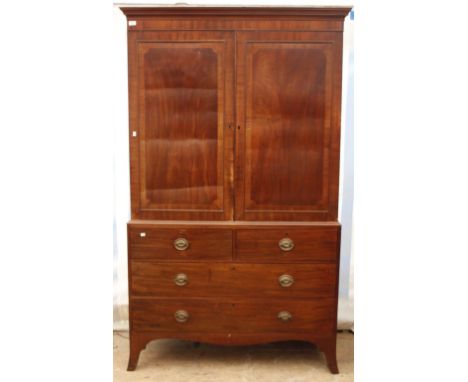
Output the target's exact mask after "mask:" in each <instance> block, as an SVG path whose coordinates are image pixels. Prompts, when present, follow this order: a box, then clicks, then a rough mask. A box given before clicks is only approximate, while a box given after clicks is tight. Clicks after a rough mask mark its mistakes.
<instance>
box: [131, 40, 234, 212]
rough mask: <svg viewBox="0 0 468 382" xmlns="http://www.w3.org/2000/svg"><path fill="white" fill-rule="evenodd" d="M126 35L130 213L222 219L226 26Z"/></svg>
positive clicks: (229, 43)
mask: <svg viewBox="0 0 468 382" xmlns="http://www.w3.org/2000/svg"><path fill="white" fill-rule="evenodd" d="M134 43H135V49H136V53H137V54H136V55H137V60H138V61H137V63H136V69H135V68H134V67H133V68H132V66H131V65H130V69H131V70H132V69H133V70H135V72H136V76H135V81H136V84H134V88H135V89H134V90H135V91H136V93H137V100H138V106H137V110H138V113H137V115H136V116H135V122H136V128H135V127H134V126H132V127H131V129H132V135H131V139H132V140H134V139H136V140H137V141H138V145H134V146H132V149H133V150H132V158H133V159H136V160H137V163H138V165H137V166H136V168H135V169H133V170H134V171H132V186H133V187H132V194H135V195H132V196H133V198H132V202H134V201H135V202H136V203H135V204H136V205H132V212H133V215H134V216H133V217H134V218H154V219H192V220H199V219H200V220H203V219H208V220H223V219H230V218H231V217H232V203H231V200H232V194H231V192H232V185H231V182H232V181H231V179H232V138H231V137H229V133H227V132H225V129H227V126H228V123H229V121H232V114H233V34H232V33H229V32H158V33H152V32H140V34H139V35H138V37H137V38H136V39H135V41H134ZM131 86H132V84H131ZM133 131H137V136H136V137H134V136H133ZM135 199H136V200H135ZM132 204H134V203H132Z"/></svg>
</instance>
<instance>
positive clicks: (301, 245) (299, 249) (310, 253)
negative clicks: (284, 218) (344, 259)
mask: <svg viewBox="0 0 468 382" xmlns="http://www.w3.org/2000/svg"><path fill="white" fill-rule="evenodd" d="M339 232H340V228H339V227H338V226H320V227H313V228H305V229H302V228H301V229H273V230H270V229H241V230H238V231H237V232H236V256H237V259H238V260H241V261H256V262H258V261H260V262H308V261H336V260H337V258H338V251H339V248H338V247H339Z"/></svg>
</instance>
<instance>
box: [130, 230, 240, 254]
mask: <svg viewBox="0 0 468 382" xmlns="http://www.w3.org/2000/svg"><path fill="white" fill-rule="evenodd" d="M128 240H129V256H130V258H146V259H156V260H170V261H187V260H231V259H232V231H231V230H230V229H225V230H222V229H205V228H189V229H177V228H175V229H172V228H151V227H149V228H148V227H139V226H131V225H129V227H128Z"/></svg>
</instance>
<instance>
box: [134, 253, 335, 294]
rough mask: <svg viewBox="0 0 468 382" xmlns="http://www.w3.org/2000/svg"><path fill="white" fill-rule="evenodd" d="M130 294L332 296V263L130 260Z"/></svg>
mask: <svg viewBox="0 0 468 382" xmlns="http://www.w3.org/2000/svg"><path fill="white" fill-rule="evenodd" d="M130 267H131V291H130V292H131V294H132V295H133V296H154V297H181V298H184V297H216V296H219V297H222V296H239V297H241V296H250V297H286V298H297V297H333V296H334V295H335V288H336V265H335V264H240V263H231V264H225V263H211V264H210V263H178V264H168V263H156V262H152V261H142V260H132V261H131V263H130Z"/></svg>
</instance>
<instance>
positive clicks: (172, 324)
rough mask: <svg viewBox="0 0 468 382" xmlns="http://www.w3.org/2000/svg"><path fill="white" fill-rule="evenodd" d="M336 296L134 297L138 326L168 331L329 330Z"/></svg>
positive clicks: (133, 311)
mask: <svg viewBox="0 0 468 382" xmlns="http://www.w3.org/2000/svg"><path fill="white" fill-rule="evenodd" d="M335 303H336V302H335V300H334V299H331V298H326V299H315V300H310V299H308V300H296V301H290V300H287V299H284V300H281V299H271V300H268V299H262V300H248V301H245V300H241V299H222V300H221V299H219V300H216V299H180V300H179V299H167V300H166V299H133V300H132V301H131V304H132V306H131V319H132V328H133V329H134V330H147V331H160V332H161V331H165V332H178V333H180V332H194V333H196V332H212V333H213V332H214V333H216V332H225V331H226V332H231V331H234V332H236V331H237V332H288V331H298V330H301V331H314V332H315V331H318V332H321V333H329V332H330V331H332V330H333V325H334V322H335V318H334V314H335Z"/></svg>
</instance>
